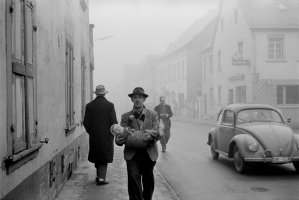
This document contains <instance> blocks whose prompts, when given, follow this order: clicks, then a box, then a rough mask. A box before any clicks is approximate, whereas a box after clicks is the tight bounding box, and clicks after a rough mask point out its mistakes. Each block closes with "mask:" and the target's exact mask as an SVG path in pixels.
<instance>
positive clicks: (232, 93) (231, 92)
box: [227, 89, 234, 104]
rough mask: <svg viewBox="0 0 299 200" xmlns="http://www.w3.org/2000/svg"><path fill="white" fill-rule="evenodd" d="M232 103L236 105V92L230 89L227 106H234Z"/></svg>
mask: <svg viewBox="0 0 299 200" xmlns="http://www.w3.org/2000/svg"><path fill="white" fill-rule="evenodd" d="M232 103H234V90H233V89H229V90H228V102H227V104H232Z"/></svg>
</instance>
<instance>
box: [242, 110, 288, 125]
mask: <svg viewBox="0 0 299 200" xmlns="http://www.w3.org/2000/svg"><path fill="white" fill-rule="evenodd" d="M251 122H278V123H283V121H282V117H281V115H280V114H279V113H278V112H276V111H275V110H270V109H250V110H242V111H240V112H239V113H238V117H237V123H238V124H243V123H251Z"/></svg>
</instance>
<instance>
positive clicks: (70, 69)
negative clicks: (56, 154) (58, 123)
mask: <svg viewBox="0 0 299 200" xmlns="http://www.w3.org/2000/svg"><path fill="white" fill-rule="evenodd" d="M74 101H75V98H74V47H73V43H72V42H71V40H69V39H68V38H66V41H65V120H66V122H65V125H66V128H65V133H66V136H69V135H70V134H72V133H73V132H74V130H75V128H76V126H77V124H76V122H75V102H74Z"/></svg>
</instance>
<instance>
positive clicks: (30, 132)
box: [0, 0, 94, 200]
mask: <svg viewBox="0 0 299 200" xmlns="http://www.w3.org/2000/svg"><path fill="white" fill-rule="evenodd" d="M92 28H93V27H92V26H90V25H89V8H88V0H78V1H73V0H60V1H55V3H53V1H51V0H43V1H34V0H22V1H21V0H6V1H0V82H1V83H0V91H1V92H0V93H1V95H0V108H1V113H0V119H1V120H0V133H1V134H0V157H1V162H2V163H1V166H2V168H1V169H2V170H0V199H3V200H5V199H14V200H18V199H20V200H24V199H30V200H40V199H44V200H50V199H54V198H55V197H56V195H57V193H58V192H59V191H60V190H61V188H62V186H63V185H64V183H65V182H66V181H67V179H69V178H70V177H71V176H72V171H73V170H74V169H75V168H76V167H77V165H78V163H79V162H80V161H81V160H82V157H84V156H85V155H86V150H87V149H88V142H87V141H88V138H87V134H86V132H85V129H84V127H83V126H82V120H83V117H84V108H85V104H86V103H87V102H89V101H90V100H91V98H92V96H91V91H92V76H93V67H94V64H93V44H92V43H93V39H92ZM47 140H48V144H46V143H45V142H47Z"/></svg>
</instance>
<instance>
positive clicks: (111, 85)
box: [89, 0, 218, 100]
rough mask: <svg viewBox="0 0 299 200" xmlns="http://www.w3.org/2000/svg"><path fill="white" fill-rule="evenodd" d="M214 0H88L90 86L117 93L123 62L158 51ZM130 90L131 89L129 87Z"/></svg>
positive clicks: (213, 6) (139, 59)
mask: <svg viewBox="0 0 299 200" xmlns="http://www.w3.org/2000/svg"><path fill="white" fill-rule="evenodd" d="M217 3H218V0H90V1H89V8H90V23H92V24H94V25H95V28H94V40H96V39H99V38H102V37H105V36H110V35H113V37H110V38H108V39H105V40H99V41H95V42H94V57H95V60H94V61H95V71H94V86H96V85H98V84H104V85H105V86H106V87H107V89H108V90H109V91H110V93H109V95H111V96H110V97H111V98H112V100H113V98H114V97H116V96H117V94H118V91H117V88H118V89H121V88H119V87H118V84H119V82H120V81H121V80H122V73H123V66H124V65H125V64H137V63H141V62H142V61H143V60H144V59H145V56H146V55H148V54H158V55H160V54H162V53H163V52H164V51H165V50H166V48H167V46H168V45H169V44H170V43H171V42H175V40H176V39H178V37H179V36H180V35H181V34H182V33H183V32H184V31H185V30H186V29H187V28H188V27H189V26H190V25H191V24H192V23H193V22H194V21H195V20H197V19H199V18H200V17H202V16H203V15H205V14H207V12H208V11H209V10H210V9H214V8H216V6H217ZM132 89H133V88H132Z"/></svg>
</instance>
